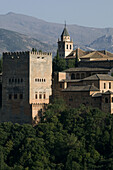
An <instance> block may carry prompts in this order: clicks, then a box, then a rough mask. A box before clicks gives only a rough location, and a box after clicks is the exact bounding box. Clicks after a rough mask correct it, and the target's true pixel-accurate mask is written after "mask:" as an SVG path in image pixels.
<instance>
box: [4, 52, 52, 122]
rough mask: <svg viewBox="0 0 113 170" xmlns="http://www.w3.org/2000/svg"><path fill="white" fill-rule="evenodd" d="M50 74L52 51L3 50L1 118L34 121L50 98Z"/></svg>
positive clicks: (15, 120) (13, 120) (12, 120)
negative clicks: (10, 51) (5, 51)
mask: <svg viewBox="0 0 113 170" xmlns="http://www.w3.org/2000/svg"><path fill="white" fill-rule="evenodd" d="M51 76H52V54H51V53H37V52H14V53H3V81H2V112H3V114H2V121H11V122H14V123H15V122H17V123H32V122H34V121H35V123H36V121H38V118H39V116H40V114H39V113H40V111H41V110H43V109H45V107H46V105H47V104H48V103H49V101H50V96H51V91H52V90H51V85H52V77H51Z"/></svg>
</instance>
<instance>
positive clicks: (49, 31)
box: [0, 12, 113, 52]
mask: <svg viewBox="0 0 113 170" xmlns="http://www.w3.org/2000/svg"><path fill="white" fill-rule="evenodd" d="M0 28H3V29H6V30H10V31H14V32H17V33H19V34H24V35H25V36H28V37H31V39H33V40H34V39H35V40H37V41H40V42H41V43H44V44H46V45H48V46H49V47H51V49H52V50H53V51H55V50H56V49H57V40H58V38H59V37H60V36H61V34H62V31H63V29H64V24H59V23H52V22H47V21H45V20H42V19H38V18H36V17H32V16H27V15H23V14H16V13H13V12H9V13H7V14H4V15H0ZM67 29H68V32H69V34H70V37H71V38H72V39H73V42H74V46H75V48H77V47H79V48H82V49H84V50H87V49H90V48H92V49H95V48H94V47H95V45H92V43H93V42H94V41H97V42H98V43H97V44H98V45H99V47H101V49H103V48H104V49H105V50H110V52H113V47H110V44H108V45H107V46H106V45H105V44H106V41H107V39H106V38H105V37H104V38H105V41H104V44H101V43H99V38H100V37H102V36H105V35H108V36H112V35H113V28H94V27H86V26H79V25H76V24H72V25H67ZM29 41H30V39H29ZM37 45H38V44H37ZM46 47H47V46H46ZM109 47H110V48H109ZM53 48H54V49H53ZM49 49H50V48H49ZM51 49H50V51H51ZM96 49H98V48H96ZM96 49H95V50H96Z"/></svg>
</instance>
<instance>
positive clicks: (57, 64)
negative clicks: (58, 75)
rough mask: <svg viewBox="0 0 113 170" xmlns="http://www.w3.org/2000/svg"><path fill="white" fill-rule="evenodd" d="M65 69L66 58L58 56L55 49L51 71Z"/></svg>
mask: <svg viewBox="0 0 113 170" xmlns="http://www.w3.org/2000/svg"><path fill="white" fill-rule="evenodd" d="M65 69H66V60H65V59H64V58H60V57H59V54H58V50H57V55H56V56H55V57H54V59H53V72H55V71H63V70H65Z"/></svg>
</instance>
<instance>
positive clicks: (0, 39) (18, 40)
mask: <svg viewBox="0 0 113 170" xmlns="http://www.w3.org/2000/svg"><path fill="white" fill-rule="evenodd" d="M32 48H37V49H38V50H40V49H41V50H42V51H44V52H53V53H55V52H56V47H55V46H53V45H48V44H47V43H42V42H41V41H39V40H37V39H35V38H32V37H30V36H26V35H23V34H20V33H17V32H14V31H9V30H5V29H0V55H2V53H3V52H7V51H8V52H14V51H28V50H29V51H31V50H32Z"/></svg>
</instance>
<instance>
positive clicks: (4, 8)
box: [0, 0, 113, 28]
mask: <svg viewBox="0 0 113 170" xmlns="http://www.w3.org/2000/svg"><path fill="white" fill-rule="evenodd" d="M8 12H15V13H20V14H25V15H29V16H33V17H36V18H39V19H43V20H45V21H48V22H54V23H62V24H64V21H65V20H66V22H67V24H77V25H81V26H89V27H97V28H105V27H113V0H0V14H6V13H8Z"/></svg>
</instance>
